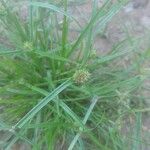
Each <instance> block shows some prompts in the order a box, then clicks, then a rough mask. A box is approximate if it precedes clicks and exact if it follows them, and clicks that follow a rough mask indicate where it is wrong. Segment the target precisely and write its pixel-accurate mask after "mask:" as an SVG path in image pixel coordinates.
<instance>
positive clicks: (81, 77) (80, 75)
mask: <svg viewBox="0 0 150 150" xmlns="http://www.w3.org/2000/svg"><path fill="white" fill-rule="evenodd" d="M90 76H91V74H90V73H89V72H88V71H87V70H85V69H80V70H77V71H76V72H75V73H74V75H73V80H74V81H75V83H77V84H82V83H85V82H86V81H88V79H89V78H90Z"/></svg>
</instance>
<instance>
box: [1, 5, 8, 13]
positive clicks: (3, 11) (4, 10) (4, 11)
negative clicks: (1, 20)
mask: <svg viewBox="0 0 150 150" xmlns="http://www.w3.org/2000/svg"><path fill="white" fill-rule="evenodd" d="M6 13H7V12H6V9H5V8H4V6H3V5H2V4H1V3H0V15H5V14H6Z"/></svg>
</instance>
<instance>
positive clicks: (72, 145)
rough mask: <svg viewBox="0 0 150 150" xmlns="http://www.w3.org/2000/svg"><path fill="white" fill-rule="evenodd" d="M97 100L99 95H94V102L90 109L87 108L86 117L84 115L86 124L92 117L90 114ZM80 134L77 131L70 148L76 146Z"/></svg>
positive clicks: (70, 149)
mask: <svg viewBox="0 0 150 150" xmlns="http://www.w3.org/2000/svg"><path fill="white" fill-rule="evenodd" d="M97 101H98V97H97V96H94V97H93V99H92V103H91V105H90V107H89V109H88V110H87V113H86V115H85V117H84V119H83V121H82V122H83V124H84V125H85V124H86V122H87V120H88V118H89V117H90V114H91V113H92V110H93V108H94V106H95V104H96V103H97ZM80 135H81V133H77V134H76V136H75V137H74V139H73V140H72V142H71V144H70V146H69V148H68V150H72V149H73V148H74V146H75V144H76V142H77V141H78V139H79V137H80Z"/></svg>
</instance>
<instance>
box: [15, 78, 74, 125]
mask: <svg viewBox="0 0 150 150" xmlns="http://www.w3.org/2000/svg"><path fill="white" fill-rule="evenodd" d="M69 85H71V82H70V81H66V82H64V83H63V84H61V85H60V86H58V87H57V88H56V89H55V90H54V91H52V92H51V93H50V94H49V95H48V96H46V97H45V98H44V99H42V100H41V101H40V102H39V103H38V104H37V105H36V106H35V107H33V108H32V109H31V110H30V111H29V112H28V113H27V114H26V115H25V116H24V117H23V118H22V119H21V120H20V121H19V122H18V123H17V124H16V125H15V126H14V128H21V127H23V126H24V125H25V124H26V123H27V122H28V121H29V120H30V119H31V118H32V117H34V115H35V114H36V113H38V112H39V111H40V110H41V109H42V108H43V107H44V106H45V105H47V104H48V103H49V102H50V101H52V100H53V99H54V98H55V97H56V96H57V95H58V94H59V93H60V92H62V91H63V90H64V89H65V88H67V87H68V86H69Z"/></svg>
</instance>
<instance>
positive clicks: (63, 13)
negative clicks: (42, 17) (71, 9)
mask: <svg viewBox="0 0 150 150" xmlns="http://www.w3.org/2000/svg"><path fill="white" fill-rule="evenodd" d="M30 5H32V6H36V7H42V8H48V9H51V10H52V11H55V12H58V13H60V14H62V15H64V16H66V17H68V18H70V19H73V17H72V16H71V15H70V14H69V13H67V12H64V11H63V10H61V9H60V8H59V7H57V6H55V5H52V4H49V3H43V2H30Z"/></svg>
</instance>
